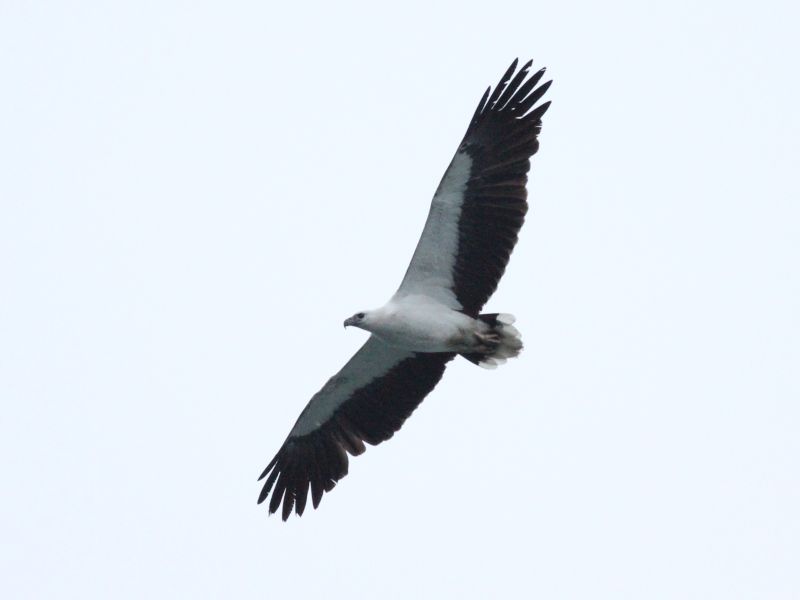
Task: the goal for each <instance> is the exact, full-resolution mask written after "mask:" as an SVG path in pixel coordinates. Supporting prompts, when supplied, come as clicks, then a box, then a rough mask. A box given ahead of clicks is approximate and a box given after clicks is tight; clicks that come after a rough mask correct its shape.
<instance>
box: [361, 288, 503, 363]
mask: <svg viewBox="0 0 800 600" xmlns="http://www.w3.org/2000/svg"><path fill="white" fill-rule="evenodd" d="M359 327H361V328H362V329H366V330H367V331H370V332H372V333H373V334H374V335H376V336H377V337H378V338H380V339H381V341H383V342H386V343H387V344H389V345H390V346H394V347H396V348H400V349H403V350H411V351H413V352H467V351H469V350H471V349H472V348H473V346H475V345H476V344H475V340H474V333H475V332H478V331H483V330H485V328H486V327H487V326H486V325H485V324H483V323H481V322H480V321H478V320H477V319H473V318H472V317H470V316H468V315H465V314H464V313H462V312H460V311H457V310H453V309H452V308H450V307H448V306H446V305H445V304H442V303H441V302H438V301H437V300H436V299H434V298H431V297H429V296H425V295H423V294H411V295H408V296H403V297H400V298H392V299H391V300H390V301H389V302H387V303H386V304H385V305H384V306H382V307H381V308H378V309H376V310H372V311H369V312H368V313H366V319H365V322H364V323H363V324H361V325H359Z"/></svg>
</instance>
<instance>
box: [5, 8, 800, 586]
mask: <svg viewBox="0 0 800 600" xmlns="http://www.w3.org/2000/svg"><path fill="white" fill-rule="evenodd" d="M798 17H800V15H798V12H797V9H796V8H794V6H793V5H792V4H791V3H789V2H774V1H766V2H760V3H756V4H753V3H751V2H700V3H697V2H675V1H673V2H668V3H667V2H664V3H641V2H632V1H631V2H604V3H594V2H591V3H589V2H567V3H555V2H548V3H534V2H530V1H526V2H510V3H509V2H506V3H504V2H494V3H485V2H474V3H468V2H459V3H454V2H453V3H430V4H429V3H415V2H410V3H404V4H403V6H402V7H401V6H399V5H395V6H393V7H391V8H381V7H380V6H378V5H376V4H372V3H369V4H368V3H364V4H360V5H358V4H352V3H340V2H337V3H305V4H300V3H298V4H296V5H293V6H291V7H290V6H289V5H288V4H287V3H280V4H274V5H270V4H268V3H263V2H249V3H248V2H226V3H208V2H199V3H195V2H192V3H189V2H163V1H159V2H135V3H100V2H82V3H70V4H69V6H68V5H67V3H54V2H15V1H10V0H5V1H4V2H2V3H1V4H0V74H1V75H2V78H0V85H1V86H2V93H0V163H2V165H3V169H2V176H1V177H0V282H2V289H0V402H2V419H0V454H2V456H3V463H2V464H3V469H2V471H3V473H2V494H0V538H1V539H2V540H3V543H2V544H0V596H2V597H3V598H81V599H87V598H222V597H228V598H265V597H270V598H273V597H286V596H291V597H293V598H304V597H309V598H310V597H315V598H319V597H324V598H348V599H354V598H356V599H357V598H411V597H415V598H432V599H441V598H456V597H458V598H489V597H520V598H547V599H562V598H564V599H581V600H585V599H587V598H592V599H598V598H609V599H611V598H613V599H619V598H636V599H639V598H647V599H649V600H652V599H661V598H664V599H666V598H670V599H672V598H675V599H681V600H684V599H687V598H698V599H699V598H702V599H704V600H707V599H717V598H718V599H725V600H731V599H737V598H754V599H755V598H758V599H759V600H762V599H765V598H768V599H786V600H789V599H794V598H798V597H800V575H799V574H798V573H799V572H800V571H798V568H797V566H798V564H800V508H798V507H800V480H799V476H798V473H800V436H798V431H800V404H799V402H798V401H799V400H800V377H798V365H800V310H799V309H800V274H799V273H798V263H799V262H800V205H799V204H798V203H799V202H800V184H799V183H798V175H797V166H798V164H799V163H800V142H799V141H798V139H799V138H800V135H799V134H800V117H799V116H798V115H799V114H800V111H798V106H799V105H800V84H798V77H797V59H798V56H800V44H799V43H798V41H797V31H796V29H797V23H798ZM516 56H519V57H520V58H522V59H526V58H528V57H532V58H534V59H535V61H536V62H535V64H536V65H537V66H540V65H545V66H547V67H548V68H549V71H548V72H549V76H550V77H552V78H553V79H554V80H555V83H554V85H553V87H552V88H551V90H550V92H549V93H548V96H549V98H550V99H551V100H552V101H553V105H552V107H551V110H550V111H549V112H548V113H547V115H546V118H545V121H544V129H543V133H542V136H541V151H540V153H539V155H537V157H536V158H535V162H534V167H533V173H532V178H531V182H530V199H531V206H532V208H531V212H530V213H529V214H530V216H529V219H528V222H527V224H526V226H525V228H524V229H523V231H522V235H521V240H520V243H519V245H518V247H517V250H516V252H515V253H514V255H513V257H512V260H511V264H510V267H509V269H508V271H507V274H506V277H505V279H504V280H503V281H502V282H501V285H500V289H499V291H498V293H497V294H496V296H495V297H494V298H493V299H492V300H491V302H490V304H489V305H488V307H487V308H488V309H492V310H500V311H507V312H512V313H514V314H516V315H517V317H518V326H519V328H520V330H521V331H522V333H523V336H524V339H525V342H526V350H525V352H524V354H523V355H522V357H521V358H520V359H519V360H516V361H512V362H510V363H509V364H507V365H505V366H503V367H501V368H500V369H498V370H496V371H492V372H488V371H485V370H482V369H478V368H476V367H474V366H473V365H471V364H469V363H467V362H466V361H457V362H455V363H454V364H453V365H452V366H451V367H450V369H449V370H448V373H447V374H446V376H445V378H444V380H443V381H442V383H441V384H440V385H439V386H438V388H437V389H436V390H435V391H434V392H433V394H431V396H430V397H429V398H428V399H427V400H426V401H425V402H424V403H423V404H422V406H421V407H420V409H419V410H418V411H417V413H415V415H414V416H413V418H412V419H410V420H409V421H408V422H407V423H406V425H405V427H404V428H403V429H402V431H401V432H400V433H399V434H398V435H396V436H395V438H394V439H392V440H391V441H390V442H389V443H386V444H384V445H381V446H379V447H376V448H370V449H369V450H368V451H367V453H366V454H365V455H363V456H362V457H359V458H357V459H354V460H353V461H352V462H351V470H350V476H348V477H347V478H346V479H344V480H343V481H342V482H341V483H340V485H339V486H338V487H337V489H336V490H335V491H334V492H333V493H331V494H329V495H327V496H326V498H325V500H324V501H323V503H322V505H321V507H320V510H318V511H309V512H307V513H306V515H304V516H303V517H302V518H301V519H296V518H292V519H291V520H290V521H289V522H288V523H282V522H281V521H280V520H279V519H278V518H276V517H272V518H269V519H268V518H267V517H266V511H265V509H264V507H263V506H262V507H258V506H256V504H255V500H256V497H257V495H258V491H259V489H260V486H259V485H258V484H257V483H256V477H257V476H258V475H259V473H260V472H261V470H262V469H263V467H264V466H265V465H266V463H267V462H268V461H269V459H270V458H271V457H272V456H273V454H274V452H275V451H276V450H277V449H278V447H279V446H280V444H281V443H282V441H283V439H284V436H285V435H286V434H287V433H288V430H289V429H290V427H291V425H292V424H293V423H294V420H295V418H296V417H297V415H298V413H299V411H300V410H301V409H302V407H303V406H304V405H305V403H306V401H307V400H308V398H309V397H310V396H311V394H313V393H314V392H315V391H316V390H317V389H318V388H319V387H320V386H321V385H322V384H323V383H324V382H325V380H326V379H327V378H328V377H329V376H330V375H332V374H333V373H334V372H335V371H336V370H337V369H338V368H339V367H340V366H341V365H342V364H343V363H344V361H345V360H346V359H347V358H348V357H349V356H350V354H351V353H352V352H353V351H354V350H355V349H356V348H357V347H358V346H359V345H360V344H361V343H362V341H363V339H364V334H363V332H361V331H355V330H348V331H346V332H343V331H342V326H341V323H342V320H343V319H344V318H345V317H347V316H349V315H351V314H352V313H353V312H355V311H357V310H360V309H362V308H367V307H372V306H375V305H379V304H381V303H382V302H383V301H385V300H386V299H387V298H388V296H389V295H391V293H392V292H393V291H394V289H395V288H396V286H397V285H398V283H399V281H400V278H401V276H402V274H403V272H404V269H405V267H406V264H407V261H408V259H409V258H410V255H411V251H412V249H413V247H414V245H415V244H416V240H417V237H418V235H419V232H420V230H421V228H422V224H423V221H424V219H425V216H426V213H427V208H428V203H429V201H430V197H431V195H432V193H433V191H434V189H435V187H436V184H437V183H438V180H439V178H440V177H441V174H442V172H443V170H444V168H445V167H446V165H447V163H448V161H449V159H450V157H451V155H452V153H453V152H454V150H455V148H456V146H457V144H458V142H459V140H460V139H461V136H462V134H463V132H464V130H465V128H466V125H467V122H468V119H469V117H470V116H471V115H472V112H473V110H474V108H475V105H476V103H477V101H478V99H479V98H480V96H481V94H482V92H483V90H484V89H485V87H486V86H487V85H489V84H494V83H495V82H496V81H497V79H498V77H499V76H500V75H501V74H502V72H503V71H504V69H505V68H506V67H507V66H508V64H509V63H510V62H511V60H512V59H513V58H514V57H516Z"/></svg>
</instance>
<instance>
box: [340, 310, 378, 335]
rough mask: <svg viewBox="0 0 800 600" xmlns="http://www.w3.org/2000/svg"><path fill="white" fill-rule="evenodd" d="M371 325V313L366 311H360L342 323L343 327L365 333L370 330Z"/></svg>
mask: <svg viewBox="0 0 800 600" xmlns="http://www.w3.org/2000/svg"><path fill="white" fill-rule="evenodd" d="M371 324H372V313H370V311H368V310H362V311H361V312H358V313H356V314H354V315H353V316H352V317H350V318H349V319H346V320H345V322H344V326H345V327H350V326H351V325H352V326H353V327H358V328H360V329H366V330H367V331H369V330H370V325H371Z"/></svg>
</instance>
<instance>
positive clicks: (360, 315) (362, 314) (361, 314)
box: [356, 313, 364, 319]
mask: <svg viewBox="0 0 800 600" xmlns="http://www.w3.org/2000/svg"><path fill="white" fill-rule="evenodd" d="M356 317H358V318H359V319H363V318H364V313H358V314H357V315H356Z"/></svg>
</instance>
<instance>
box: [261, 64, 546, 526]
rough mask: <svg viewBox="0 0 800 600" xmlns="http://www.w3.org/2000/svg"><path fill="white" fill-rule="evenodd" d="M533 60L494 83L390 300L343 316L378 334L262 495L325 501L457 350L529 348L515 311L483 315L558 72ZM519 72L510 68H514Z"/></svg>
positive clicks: (304, 419)
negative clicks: (550, 75)
mask: <svg viewBox="0 0 800 600" xmlns="http://www.w3.org/2000/svg"><path fill="white" fill-rule="evenodd" d="M530 66H531V63H530V62H528V63H527V64H526V65H524V66H523V67H522V69H520V70H519V71H518V72H516V74H515V71H516V67H517V61H514V63H513V64H512V65H511V67H510V68H509V69H508V70H507V71H506V73H505V75H503V78H502V79H501V81H500V83H499V84H498V85H497V87H496V88H495V90H494V92H493V93H492V94H491V96H490V95H489V93H490V90H486V93H485V94H484V96H483V98H482V99H481V101H480V103H479V104H478V108H477V110H476V111H475V114H474V115H473V117H472V120H471V121H470V125H469V128H468V129H467V133H466V135H465V136H464V139H463V141H462V142H461V144H460V145H459V147H458V150H457V151H456V154H455V156H454V157H453V160H452V161H451V163H450V166H449V167H448V169H447V171H446V172H445V174H444V177H442V181H441V183H440V184H439V187H438V188H437V190H436V194H435V195H434V197H433V201H432V202H431V209H430V212H429V214H428V220H427V221H426V223H425V228H424V230H423V232H422V236H421V237H420V240H419V243H418V244H417V248H416V250H415V251H414V256H413V257H412V259H411V263H410V264H409V267H408V270H407V271H406V274H405V277H404V278H403V281H402V283H401V284H400V287H399V289H398V290H397V292H396V293H395V294H394V295H393V296H392V298H391V299H390V300H389V302H387V303H386V304H385V305H384V306H382V307H380V308H378V309H375V310H371V311H363V312H359V313H357V314H355V315H353V316H352V317H350V318H349V319H347V320H346V321H345V323H344V324H345V327H347V326H349V325H352V326H355V327H359V328H361V329H364V330H367V331H369V332H371V333H372V335H371V336H370V338H369V339H368V340H367V342H366V343H365V344H364V345H363V346H362V347H361V349H360V350H359V351H358V352H356V354H355V355H354V356H353V357H352V358H351V359H350V360H349V361H348V362H347V364H346V365H345V366H344V367H343V368H342V369H341V370H340V371H339V372H338V373H337V374H336V375H334V376H333V377H332V378H331V379H330V380H329V381H328V382H327V383H326V384H325V385H324V386H323V388H322V389H321V390H320V391H319V392H317V393H316V394H315V395H314V397H313V398H311V400H310V402H309V403H308V404H307V405H306V407H305V409H304V410H303V411H302V413H301V414H300V417H299V418H298V419H297V423H295V426H294V427H293V428H292V430H291V431H290V432H289V436H288V437H287V439H286V441H285V442H284V444H283V446H282V447H281V449H280V450H279V452H278V454H277V455H276V456H275V457H274V458H273V459H272V461H271V462H270V463H269V465H267V468H266V469H265V470H264V473H263V474H262V475H261V478H266V481H265V483H264V487H263V489H262V491H261V495H260V496H259V502H263V501H264V500H265V499H266V498H267V497H268V496H269V495H270V493H271V494H272V497H271V499H270V502H269V512H270V513H273V512H276V511H277V510H278V508H279V507H281V505H283V511H282V516H283V518H284V519H287V518H288V517H289V515H290V514H291V512H292V509H293V508H294V510H295V512H296V513H297V514H298V515H301V514H302V513H303V511H304V510H305V506H306V501H307V499H308V494H309V492H310V493H311V499H312V502H313V504H314V507H316V506H317V505H318V504H319V502H320V501H321V499H322V495H323V493H324V492H327V491H330V490H332V489H333V487H334V486H335V485H336V482H337V481H339V480H340V479H341V478H342V477H344V476H345V475H346V474H347V469H348V464H349V461H348V457H347V455H348V453H349V454H351V455H354V456H355V455H358V454H361V453H362V452H363V451H364V449H365V446H364V444H365V443H367V444H379V443H380V442H382V441H385V440H387V439H389V438H390V437H392V436H393V435H394V433H395V432H396V431H397V430H399V429H400V427H401V426H402V424H403V422H404V421H405V420H406V419H407V418H408V417H409V416H410V415H411V413H412V412H413V411H414V409H416V407H417V406H418V405H419V403H420V402H422V400H423V398H425V396H426V395H427V394H428V393H429V392H430V391H431V390H432V389H433V388H434V387H435V386H436V384H437V383H438V382H439V380H440V379H441V377H442V374H443V373H444V370H445V367H446V366H447V363H448V362H449V361H451V360H452V359H453V358H454V357H455V356H456V355H458V354H460V355H461V356H463V357H464V358H466V359H467V360H469V361H471V362H473V363H475V364H478V365H481V366H484V367H489V368H492V367H495V366H497V365H498V364H501V363H503V362H504V361H505V360H506V359H507V358H512V357H514V356H517V355H518V354H519V352H520V350H521V349H522V342H521V340H520V336H519V332H518V331H517V330H516V329H515V328H514V327H513V325H512V323H513V322H514V318H513V317H512V316H511V315H507V314H497V313H491V314H481V309H482V308H483V305H484V304H485V303H486V301H487V300H488V299H489V297H490V296H491V295H492V294H493V293H494V291H495V289H496V288H497V284H498V282H499V281H500V277H501V276H502V274H503V271H504V270H505V267H506V264H507V263H508V259H509V256H510V255H511V251H512V249H513V248H514V245H515V243H516V241H517V233H518V232H519V230H520V228H521V227H522V223H523V221H524V219H525V214H526V212H527V210H528V204H527V201H526V197H527V191H526V189H525V184H526V183H527V173H528V170H529V169H530V160H529V159H530V157H531V156H532V155H533V154H535V153H536V150H537V149H538V147H539V142H538V134H539V130H540V129H541V117H542V115H543V114H544V113H545V111H546V110H547V108H548V106H549V104H550V103H549V102H545V103H543V104H540V105H538V106H536V103H537V102H538V100H539V99H540V98H541V97H542V96H543V95H544V93H545V91H547V88H548V87H549V85H550V82H547V83H544V84H542V85H540V86H539V87H536V85H537V83H538V82H539V81H540V79H541V77H542V75H543V74H544V69H542V70H539V71H537V72H536V73H534V74H533V75H530V76H529V69H530ZM512 75H513V78H512Z"/></svg>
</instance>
